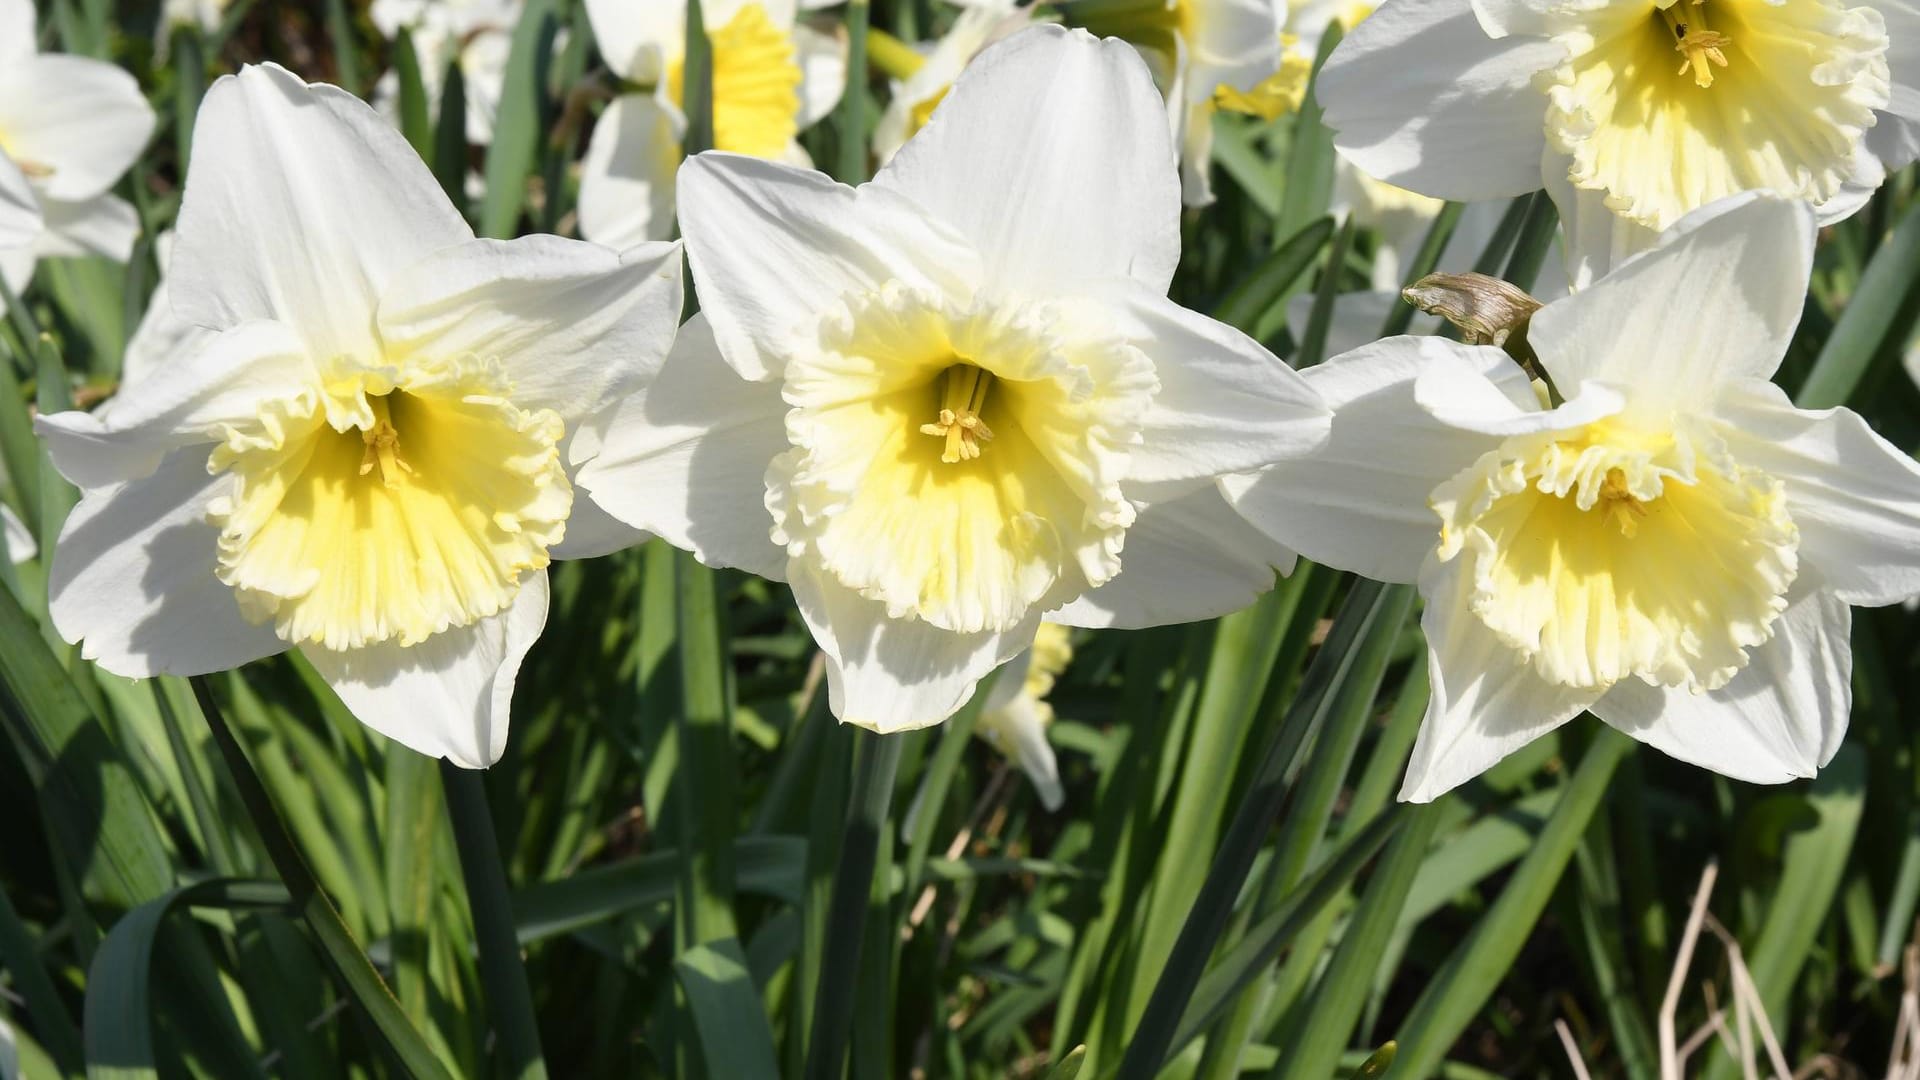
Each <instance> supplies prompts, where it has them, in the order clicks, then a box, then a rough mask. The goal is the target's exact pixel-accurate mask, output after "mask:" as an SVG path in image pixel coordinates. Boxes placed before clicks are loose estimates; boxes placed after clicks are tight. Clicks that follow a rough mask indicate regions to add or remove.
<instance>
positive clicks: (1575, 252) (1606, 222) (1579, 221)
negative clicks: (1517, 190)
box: [1542, 148, 1660, 292]
mask: <svg viewBox="0 0 1920 1080" xmlns="http://www.w3.org/2000/svg"><path fill="white" fill-rule="evenodd" d="M1568 168H1569V160H1568V158H1567V157H1566V156H1565V155H1564V154H1556V153H1554V151H1553V150H1552V149H1551V148H1549V149H1548V150H1547V151H1546V154H1545V156H1544V164H1543V165H1542V170H1543V172H1544V174H1545V177H1546V185H1547V194H1548V195H1550V196H1551V197H1552V198H1553V206H1554V209H1555V210H1557V211H1559V213H1560V240H1561V241H1562V242H1563V243H1564V244H1565V245H1566V249H1565V262H1564V265H1565V268H1566V276H1567V281H1568V284H1569V285H1571V286H1572V287H1573V289H1574V291H1576V292H1578V291H1580V290H1582V289H1585V288H1586V287H1587V286H1589V285H1592V284H1593V283H1594V282H1596V281H1598V280H1600V279H1601V278H1603V277H1605V276H1606V275H1607V274H1608V273H1610V272H1611V271H1612V270H1613V268H1614V267H1615V266H1617V265H1619V264H1621V263H1623V262H1625V261H1627V260H1628V259H1629V258H1632V257H1633V256H1634V255H1637V254H1639V253H1640V252H1643V251H1645V250H1647V249H1648V248H1651V247H1653V246H1654V245H1655V244H1656V243H1658V242H1659V240H1660V234H1659V233H1657V232H1654V231H1653V230H1652V229H1649V228H1647V227H1646V226H1645V225H1642V224H1640V223H1639V222H1637V221H1632V220H1629V219H1628V218H1625V217H1622V216H1620V215H1619V214H1616V213H1614V212H1613V211H1612V210H1609V209H1607V193H1606V192H1604V191H1595V190H1593V189H1591V188H1577V187H1574V186H1573V182H1572V181H1570V180H1568V179H1567V169H1568Z"/></svg>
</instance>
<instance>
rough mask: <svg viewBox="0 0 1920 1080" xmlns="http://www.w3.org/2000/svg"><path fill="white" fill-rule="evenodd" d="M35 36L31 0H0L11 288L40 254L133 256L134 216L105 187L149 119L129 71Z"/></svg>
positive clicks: (0, 95)
mask: <svg viewBox="0 0 1920 1080" xmlns="http://www.w3.org/2000/svg"><path fill="white" fill-rule="evenodd" d="M34 41H35V33H34V12H33V2H32V0H0V278H3V279H4V280H5V281H6V284H7V288H8V290H9V291H11V292H12V293H13V294H14V295H15V296H18V295H20V293H21V292H22V291H24V290H25V289H26V287H27V283H28V282H29V281H30V280H32V278H33V268H34V265H35V264H36V263H37V262H38V261H39V260H40V259H42V258H45V257H49V256H74V255H103V256H105V257H107V258H109V259H117V260H119V261H121V262H125V261H126V259H127V257H128V256H129V255H130V254H132V252H133V242H134V240H135V238H137V237H138V236H139V235H140V221H139V218H138V217H137V216H136V215H135V214H134V210H133V207H132V206H131V205H129V204H128V203H127V202H126V200H124V199H120V198H117V197H115V196H114V195H111V194H109V193H108V190H109V189H110V188H112V187H113V185H114V183H115V182H116V181H118V180H119V179H120V175H121V174H122V173H124V172H126V171H127V168H128V166H130V165H132V164H133V161H134V159H135V158H137V157H139V156H140V151H141V150H142V149H143V148H144V147H145V146H146V145H147V138H148V136H150V135H152V134H153V124H154V116H153V110H152V109H151V108H150V107H148V105H147V99H146V96H145V95H143V94H141V92H140V85H139V84H138V83H136V82H135V81H134V78H133V76H131V75H129V74H127V73H126V72H124V71H122V70H120V69H119V68H117V67H114V66H113V65H112V64H109V63H106V62H105V61H101V60H90V59H87V58H85V57H81V56H65V55H61V54H57V53H41V52H38V51H36V49H35V45H34ZM5 308H6V301H5V299H3V298H0V310H5Z"/></svg>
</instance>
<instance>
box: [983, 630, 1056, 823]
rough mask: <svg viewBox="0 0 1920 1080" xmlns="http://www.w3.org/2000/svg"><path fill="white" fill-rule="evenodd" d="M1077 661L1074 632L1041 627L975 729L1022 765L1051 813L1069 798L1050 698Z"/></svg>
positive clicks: (1003, 674) (1006, 672)
mask: <svg viewBox="0 0 1920 1080" xmlns="http://www.w3.org/2000/svg"><path fill="white" fill-rule="evenodd" d="M1072 660H1073V632H1072V631H1071V630H1068V629H1067V628H1066V627H1064V626H1061V625H1060V624H1059V623H1050V622H1043V623H1041V624H1040V629H1039V631H1038V632H1037V633H1036V634H1035V635H1034V638H1033V645H1032V647H1031V648H1029V649H1027V651H1026V652H1023V653H1021V654H1020V655H1019V656H1016V657H1014V658H1013V659H1012V660H1009V661H1008V662H1007V665H1006V666H1005V667H1003V668H1001V669H1000V675H999V677H998V678H996V679H995V680H994V684H993V690H992V692H991V693H990V694H989V695H988V697H987V701H986V704H985V705H984V707H983V708H982V711H981V713H980V723H979V725H978V726H976V727H975V728H974V734H976V735H978V736H979V737H980V738H982V739H984V740H986V742H987V744H988V745H989V746H992V747H993V748H994V749H995V750H998V751H999V752H1000V753H1001V755H1002V756H1004V757H1009V758H1012V759H1013V760H1014V762H1015V763H1016V764H1018V765H1019V766H1020V771H1022V772H1024V773H1026V774H1027V779H1028V780H1029V781H1031V782H1032V784H1033V790H1034V792H1035V793H1036V794H1038V795H1039V796H1040V805H1042V806H1044V807H1046V808H1047V809H1048V810H1049V811H1053V810H1058V809H1060V807H1061V805H1062V804H1064V803H1065V802H1066V799H1067V796H1066V792H1065V791H1064V790H1062V789H1061V787H1060V763H1059V761H1058V759H1056V758H1055V757H1054V755H1053V744H1052V743H1050V742H1048V741H1047V727H1048V725H1050V724H1052V723H1053V706H1052V705H1050V704H1048V703H1047V695H1048V694H1051V693H1053V684H1054V681H1055V680H1057V679H1058V678H1059V677H1060V674H1061V672H1064V671H1066V670H1067V665H1068V664H1069V663H1071V662H1072Z"/></svg>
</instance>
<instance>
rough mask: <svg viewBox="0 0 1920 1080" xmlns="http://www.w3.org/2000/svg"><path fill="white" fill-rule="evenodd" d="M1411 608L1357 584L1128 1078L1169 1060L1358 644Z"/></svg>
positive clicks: (1224, 858)
mask: <svg viewBox="0 0 1920 1080" xmlns="http://www.w3.org/2000/svg"><path fill="white" fill-rule="evenodd" d="M1405 602H1406V601H1405V597H1404V595H1403V594H1402V593H1401V592H1399V591H1396V590H1395V589H1394V588H1393V587H1391V586H1387V585H1382V584H1380V583H1378V582H1372V581H1364V580H1362V581H1358V582H1356V583H1355V584H1354V586H1353V590H1352V592H1351V593H1349V594H1348V596H1347V599H1346V602H1345V604H1344V605H1343V606H1342V607H1341V610H1340V614H1339V616H1338V617H1337V618H1335V619H1334V623H1333V628H1332V629H1331V630H1330V631H1328V634H1327V640H1326V643H1325V644H1324V645H1322V646H1321V647H1320V652H1319V654H1318V655H1317V656H1316V657H1315V658H1314V661H1313V663H1312V665H1311V666H1309V668H1308V669H1307V674H1306V677H1305V679H1304V680H1303V682H1302V684H1301V688H1300V692H1299V694H1298V695H1297V696H1296V697H1295V698H1294V700H1293V703H1292V706H1291V707H1290V708H1289V709H1288V710H1287V713H1286V716H1285V719H1284V720H1282V722H1281V724H1280V726H1279V727H1278V728H1277V729H1275V731H1274V734H1273V738H1272V739H1271V741H1269V742H1268V744H1267V747H1266V749H1265V751H1264V752H1263V753H1262V755H1261V763H1260V767H1259V771H1258V773H1257V774H1256V775H1255V779H1254V782H1253V785H1252V786H1251V787H1250V788H1249V789H1248V791H1247V794H1246V797H1245V798H1244V799H1243V800H1242V801H1241V804H1240V808H1239V810H1237V811H1236V812H1235V813H1234V817H1233V824H1232V825H1231V826H1230V827H1229V829H1228V831H1227V834H1226V836H1225V838H1224V839H1223V840H1222V841H1221V843H1220V846H1219V849H1218V851H1217V852H1216V854H1215V856H1214V860H1213V866H1212V868H1211V869H1209V870H1208V872H1207V876H1206V880H1205V882H1204V883H1203V884H1202V885H1201V887H1200V892H1199V894H1198V895H1197V896H1196V897H1195V899H1194V902H1193V907H1192V909H1191V910H1190V911H1189V912H1188V914H1187V918H1186V922H1185V924H1184V925H1183V926H1182V927H1181V928H1180V936H1179V939H1178V940H1177V941H1176V942H1175V944H1174V947H1173V950H1172V952H1171V953H1170V954H1169V955H1168V956H1167V959H1166V967H1165V969H1164V970H1163V971H1162V972H1161V973H1160V978H1159V981H1158V982H1157V983H1156V984H1155V985H1154V988H1153V995H1152V997H1151V998H1150V999H1149V1000H1148V1002H1147V1008H1146V1011H1145V1012H1144V1013H1143V1014H1142V1015H1141V1017H1140V1022H1139V1024H1138V1026H1137V1027H1136V1029H1135V1032H1134V1036H1133V1041H1132V1043H1131V1044H1130V1045H1129V1046H1128V1047H1127V1052H1126V1056H1125V1057H1124V1058H1123V1059H1122V1060H1121V1064H1120V1077H1121V1078H1122V1080H1133V1078H1140V1080H1145V1078H1147V1077H1151V1076H1153V1075H1155V1074H1156V1073H1158V1072H1159V1070H1160V1068H1161V1066H1162V1065H1163V1064H1165V1062H1166V1061H1167V1060H1168V1056H1169V1053H1170V1048H1171V1044H1172V1041H1173V1036H1174V1034H1175V1032H1176V1031H1177V1030H1178V1029H1179V1025H1180V1018H1181V1016H1182V1015H1183V1014H1184V1013H1185V1012H1186V1010H1187V1003H1188V1000H1189V999H1190V998H1191V997H1192V995H1193V992H1194V988H1195V987H1196V986H1197V985H1199V982H1200V975H1201V972H1202V970H1203V968H1204V967H1205V965H1206V961H1207V957H1208V956H1210V955H1212V953H1213V949H1214V946H1215V945H1216V944H1217V943H1218V942H1219V940H1220V935H1221V932H1222V931H1224V930H1225V929H1226V925H1227V921H1228V919H1229V918H1230V916H1231V913H1232V908H1233V904H1234V901H1235V900H1236V899H1238V897H1239V896H1240V891H1241V888H1242V887H1243V886H1244V885H1245V883H1246V880H1247V874H1248V872H1249V871H1250V870H1251V869H1252V868H1253V861H1254V857H1255V855H1257V854H1258V852H1259V850H1260V847H1261V844H1262V842H1263V841H1264V840H1265V838H1266V836H1267V833H1268V830H1270V829H1271V828H1272V827H1273V823H1274V821H1275V819H1277V818H1278V817H1279V815H1280V809H1281V807H1282V806H1283V805H1285V803H1286V799H1287V795H1288V793H1289V792H1290V791H1291V789H1292V787H1293V780H1294V777H1295V776H1296V775H1297V773H1298V770H1299V765H1300V761H1301V754H1300V750H1301V748H1302V747H1303V746H1305V745H1306V744H1307V742H1308V741H1309V740H1310V739H1311V738H1312V736H1313V735H1314V733H1315V732H1317V731H1318V730H1319V729H1320V727H1321V723H1322V721H1323V720H1324V719H1325V718H1326V715H1327V713H1328V711H1329V709H1330V706H1331V704H1332V702H1333V700H1334V698H1335V697H1336V695H1337V692H1338V690H1339V688H1340V687H1341V686H1342V685H1343V684H1344V683H1345V681H1346V680H1347V678H1348V677H1349V674H1350V672H1351V671H1352V670H1353V666H1354V663H1355V661H1356V660H1357V659H1358V657H1359V655H1360V650H1359V649H1357V648H1356V647H1355V646H1356V645H1357V644H1358V643H1359V642H1361V641H1363V640H1365V639H1366V638H1367V637H1368V636H1370V635H1371V634H1372V633H1374V632H1377V631H1376V629H1375V628H1376V627H1378V626H1381V625H1385V624H1386V623H1387V622H1389V621H1391V622H1392V628H1393V630H1394V631H1395V632H1398V629H1399V625H1400V623H1399V620H1398V619H1397V618H1394V616H1393V614H1392V613H1393V612H1399V613H1400V614H1402V615H1404V613H1405V607H1404V605H1405Z"/></svg>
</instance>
